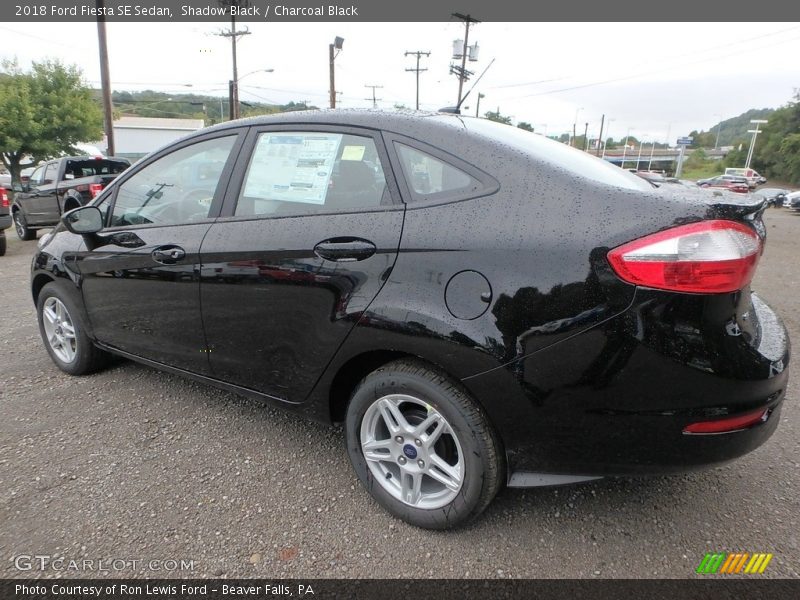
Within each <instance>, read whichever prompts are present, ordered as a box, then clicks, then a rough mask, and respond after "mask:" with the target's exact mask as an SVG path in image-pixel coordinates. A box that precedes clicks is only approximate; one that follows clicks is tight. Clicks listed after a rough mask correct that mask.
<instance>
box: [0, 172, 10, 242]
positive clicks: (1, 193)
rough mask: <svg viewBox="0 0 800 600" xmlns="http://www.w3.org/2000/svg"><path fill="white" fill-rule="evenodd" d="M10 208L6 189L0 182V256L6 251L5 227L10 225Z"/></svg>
mask: <svg viewBox="0 0 800 600" xmlns="http://www.w3.org/2000/svg"><path fill="white" fill-rule="evenodd" d="M10 210H11V206H10V205H9V202H8V190H7V189H6V188H5V186H3V185H2V184H0V256H3V255H4V254H5V253H6V229H8V228H9V227H11V214H10V212H9V211H10Z"/></svg>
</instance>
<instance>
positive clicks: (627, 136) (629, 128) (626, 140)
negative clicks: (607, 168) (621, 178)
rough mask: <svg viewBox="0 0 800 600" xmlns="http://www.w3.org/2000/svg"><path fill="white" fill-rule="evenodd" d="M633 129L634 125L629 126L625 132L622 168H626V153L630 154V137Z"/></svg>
mask: <svg viewBox="0 0 800 600" xmlns="http://www.w3.org/2000/svg"><path fill="white" fill-rule="evenodd" d="M631 129H633V128H632V127H628V132H627V133H626V134H625V145H624V146H623V149H622V164H621V165H620V167H621V168H623V169H624V168H625V155H626V154H628V138H629V137H630V136H631Z"/></svg>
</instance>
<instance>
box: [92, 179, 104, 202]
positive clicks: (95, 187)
mask: <svg viewBox="0 0 800 600" xmlns="http://www.w3.org/2000/svg"><path fill="white" fill-rule="evenodd" d="M102 191H103V184H101V183H90V184H89V195H90V196H91V197H92V199H94V198H97V197H98V196H99V195H100V192H102Z"/></svg>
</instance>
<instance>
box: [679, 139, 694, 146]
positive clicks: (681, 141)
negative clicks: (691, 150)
mask: <svg viewBox="0 0 800 600" xmlns="http://www.w3.org/2000/svg"><path fill="white" fill-rule="evenodd" d="M693 141H694V138H691V137H682V138H678V142H677V145H678V146H689V145H690V144H691V143H692V142H693Z"/></svg>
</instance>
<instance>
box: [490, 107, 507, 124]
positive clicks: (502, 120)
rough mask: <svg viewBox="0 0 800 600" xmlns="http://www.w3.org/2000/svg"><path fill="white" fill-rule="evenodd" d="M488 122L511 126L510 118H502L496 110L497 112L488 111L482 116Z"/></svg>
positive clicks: (498, 110)
mask: <svg viewBox="0 0 800 600" xmlns="http://www.w3.org/2000/svg"><path fill="white" fill-rule="evenodd" d="M484 116H485V117H486V118H487V119H489V120H490V121H496V122H497V123H503V124H504V125H511V117H504V116H503V115H501V114H500V109H499V108H498V109H497V112H492V111H489V112H487V113H486V114H485V115H484Z"/></svg>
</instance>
